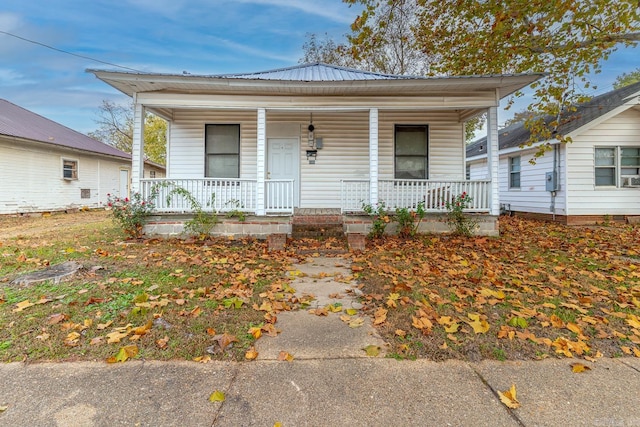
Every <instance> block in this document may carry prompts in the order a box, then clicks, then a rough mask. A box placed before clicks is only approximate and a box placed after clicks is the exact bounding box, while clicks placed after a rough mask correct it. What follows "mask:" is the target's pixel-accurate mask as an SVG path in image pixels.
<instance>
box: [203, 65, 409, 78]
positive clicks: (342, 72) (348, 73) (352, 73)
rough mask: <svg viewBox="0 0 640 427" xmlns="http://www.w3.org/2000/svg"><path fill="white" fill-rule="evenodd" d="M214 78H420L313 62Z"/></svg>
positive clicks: (221, 75)
mask: <svg viewBox="0 0 640 427" xmlns="http://www.w3.org/2000/svg"><path fill="white" fill-rule="evenodd" d="M215 77H219V78H226V79H253V80H281V81H300V82H337V81H359V80H401V79H410V78H421V77H411V76H401V75H395V74H381V73H372V72H369V71H361V70H356V69H354V68H347V67H339V66H337V65H329V64H323V63H321V62H315V63H311V64H301V65H296V66H293V67H286V68H278V69H275V70H268V71H259V72H255V73H245V74H220V75H217V76H215Z"/></svg>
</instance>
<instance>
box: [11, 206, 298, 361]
mask: <svg viewBox="0 0 640 427" xmlns="http://www.w3.org/2000/svg"><path fill="white" fill-rule="evenodd" d="M75 215H77V217H76V218H77V222H78V224H80V225H78V224H76V225H73V222H71V223H67V222H68V221H65V220H66V219H68V218H62V219H59V218H60V217H51V218H50V219H49V223H50V224H55V223H56V221H63V222H65V224H64V225H65V226H64V227H51V229H49V231H47V232H43V233H36V234H34V233H28V230H29V229H32V226H33V224H40V223H43V222H45V223H46V222H47V220H46V219H45V218H42V219H24V220H22V223H23V226H24V229H25V233H26V234H20V233H13V237H9V238H4V237H2V233H0V262H1V264H0V360H3V361H13V360H23V359H29V360H77V359H85V360H109V361H125V360H127V359H128V358H133V357H138V358H147V359H164V360H166V359H175V358H179V359H187V360H192V359H196V360H209V359H211V358H213V359H243V358H244V356H245V352H246V350H247V349H248V348H250V346H251V345H252V343H253V342H254V341H255V339H256V337H257V336H260V334H262V333H265V334H269V333H271V334H275V327H274V325H273V322H274V321H275V315H276V313H277V312H279V311H283V310H290V309H292V308H295V306H296V303H297V302H296V300H295V298H294V297H293V295H292V294H293V289H291V288H290V287H288V286H287V284H288V282H289V279H288V278H287V276H286V275H285V274H284V272H285V271H286V268H287V266H288V265H289V260H288V258H287V257H286V256H285V255H284V254H280V255H278V254H270V253H268V252H267V248H266V244H265V243H264V242H260V241H254V240H228V239H218V240H211V241H207V242H199V241H182V240H162V239H152V240H143V241H127V240H124V239H123V235H122V233H121V232H120V231H119V230H118V229H117V228H115V226H114V225H113V223H112V222H111V220H110V219H109V218H108V217H107V214H106V213H102V221H101V222H95V221H93V222H91V223H89V224H84V225H83V224H82V223H83V221H84V220H85V217H83V216H84V215H88V216H91V217H92V218H93V217H94V216H95V215H97V214H96V213H78V214H75ZM0 221H8V222H11V223H12V224H14V225H15V222H16V220H15V219H11V218H5V219H2V220H0ZM0 229H1V227H0ZM43 229H44V227H43ZM66 260H75V261H78V262H80V263H82V264H83V265H84V267H85V268H84V270H82V273H81V274H80V276H79V277H78V276H75V277H73V278H72V279H71V280H65V281H63V282H61V283H58V284H55V283H52V282H51V281H48V282H44V283H36V284H33V285H30V286H28V287H24V286H17V285H11V284H10V279H13V278H15V277H16V276H17V275H18V274H21V273H24V272H29V271H33V270H37V269H41V268H44V267H46V266H47V265H49V264H57V263H60V262H63V261H66ZM3 277H4V279H3ZM252 328H253V329H252Z"/></svg>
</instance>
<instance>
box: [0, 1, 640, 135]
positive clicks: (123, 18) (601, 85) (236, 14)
mask: <svg viewBox="0 0 640 427" xmlns="http://www.w3.org/2000/svg"><path fill="white" fill-rule="evenodd" d="M358 12H359V9H358V8H357V7H351V8H350V7H349V6H348V5H346V4H344V3H343V2H342V1H341V0H117V1H113V0H2V2H0V31H1V32H7V33H11V34H14V35H16V36H19V37H22V38H25V39H29V40H32V41H35V42H38V43H42V44H46V45H48V46H51V47H53V48H55V49H58V50H62V51H66V52H71V53H73V54H76V55H80V56H85V57H89V58H94V59H97V60H100V61H104V62H107V63H110V64H116V65H121V66H124V67H128V68H132V69H135V70H139V71H143V72H158V73H175V74H181V73H183V72H184V71H187V72H189V73H191V74H223V73H248V72H254V71H264V70H270V69H274V68H281V67H288V66H293V65H296V64H297V63H298V61H299V59H300V58H301V57H302V56H303V49H302V46H303V44H304V42H305V36H306V34H308V33H316V34H320V35H322V34H324V33H327V34H329V35H330V36H332V37H334V38H336V39H337V38H340V37H342V36H343V35H344V34H346V33H347V32H348V31H349V25H350V24H351V23H352V22H353V20H354V19H355V18H356V16H357V15H358ZM639 49H640V48H635V49H623V50H620V51H618V52H616V53H614V54H613V55H612V56H611V58H610V59H609V60H608V61H607V62H606V63H605V64H604V66H603V73H601V74H600V75H597V76H594V81H595V83H596V84H597V85H598V89H597V91H596V94H598V93H603V92H606V91H608V90H611V89H612V83H613V81H614V80H615V78H616V76H618V75H619V74H621V73H623V72H629V71H633V70H634V69H636V68H638V67H640V59H638V58H640V55H639V54H638V50H639ZM87 68H92V69H109V70H117V68H115V67H114V66H113V65H107V64H104V63H100V62H96V61H92V60H89V59H86V58H80V57H78V56H73V55H69V54H66V53H63V52H60V51H57V50H53V49H50V48H47V47H44V46H42V45H39V44H35V43H30V42H27V41H25V40H21V39H18V38H16V37H13V36H9V35H6V34H3V33H0V98H4V99H6V100H8V101H10V102H12V103H14V104H16V105H19V106H21V107H23V108H26V109H28V110H31V111H33V112H35V113H38V114H40V115H42V116H44V117H47V118H49V119H51V120H54V121H56V122H58V123H61V124H63V125H65V126H68V127H70V128H72V129H75V130H77V131H79V132H82V133H87V132H91V131H94V130H96V129H97V127H98V125H97V124H96V120H97V119H98V115H99V106H100V105H101V104H102V101H103V100H111V101H114V102H117V103H122V104H124V103H126V102H127V101H128V98H127V97H126V96H125V95H123V94H121V93H120V92H118V91H116V90H115V89H113V88H111V87H110V86H108V85H107V84H106V83H103V82H102V81H100V80H98V79H96V78H95V76H94V75H93V74H90V73H87V72H86V71H85V70H86V69H87ZM506 118H507V117H506V116H505V115H504V114H501V117H500V119H499V121H500V122H502V121H504V120H505V119H506Z"/></svg>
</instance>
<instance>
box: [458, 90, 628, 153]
mask: <svg viewBox="0 0 640 427" xmlns="http://www.w3.org/2000/svg"><path fill="white" fill-rule="evenodd" d="M638 95H640V82H637V83H633V84H630V85H628V86H625V87H622V88H620V89H616V90H613V91H611V92H607V93H604V94H602V95H598V96H595V97H593V98H591V100H590V101H588V102H585V103H582V104H578V105H577V106H576V111H572V112H569V113H567V114H566V115H564V116H561V124H560V126H558V129H557V131H558V133H559V134H561V135H567V134H569V133H571V132H573V131H575V130H577V129H579V128H581V127H582V126H584V125H586V124H588V123H590V122H592V121H593V120H595V119H597V118H598V117H601V116H603V115H605V114H607V113H608V112H610V111H612V110H614V109H616V108H618V107H620V106H621V105H623V104H624V103H626V102H628V101H629V98H630V97H633V96H638ZM545 120H546V122H547V123H549V122H551V121H552V120H555V117H551V116H548V117H547V118H546V119H545ZM530 136H531V133H530V132H529V130H528V129H527V128H525V127H524V123H522V122H521V123H514V124H511V125H509V126H507V127H506V128H504V129H500V130H499V131H498V144H499V146H500V149H501V150H504V149H507V148H514V147H519V146H520V145H522V144H524V143H526V142H527V141H528V140H529V137H530ZM466 151H467V158H471V157H475V156H479V155H483V154H487V138H486V137H484V138H480V139H478V140H477V141H475V142H473V143H472V144H470V145H468V146H467V150H466Z"/></svg>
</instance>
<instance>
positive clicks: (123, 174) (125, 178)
mask: <svg viewBox="0 0 640 427" xmlns="http://www.w3.org/2000/svg"><path fill="white" fill-rule="evenodd" d="M120 197H122V198H124V197H129V169H120Z"/></svg>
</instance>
